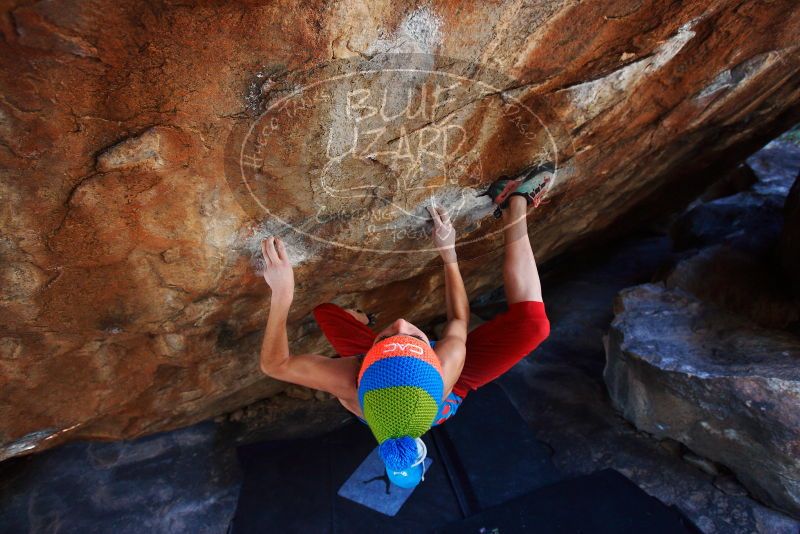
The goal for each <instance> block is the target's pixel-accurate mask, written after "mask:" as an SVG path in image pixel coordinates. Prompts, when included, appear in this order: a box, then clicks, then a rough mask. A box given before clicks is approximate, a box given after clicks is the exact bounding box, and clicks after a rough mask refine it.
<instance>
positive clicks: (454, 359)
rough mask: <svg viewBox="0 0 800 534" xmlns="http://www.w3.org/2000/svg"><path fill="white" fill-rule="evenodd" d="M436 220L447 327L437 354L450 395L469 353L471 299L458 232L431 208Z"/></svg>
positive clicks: (435, 238)
mask: <svg viewBox="0 0 800 534" xmlns="http://www.w3.org/2000/svg"><path fill="white" fill-rule="evenodd" d="M429 211H430V213H431V217H432V218H433V226H434V228H433V241H434V245H435V246H436V248H437V249H438V250H439V254H440V255H441V257H442V261H443V262H444V283H445V302H446V304H447V324H446V325H445V327H444V331H443V332H442V338H441V339H440V340H438V341H437V342H436V347H435V348H434V351H435V352H436V354H437V355H438V356H439V359H440V360H441V362H442V373H443V375H444V392H445V394H449V393H450V391H451V390H452V389H453V386H454V385H455V383H456V382H457V381H458V378H459V377H460V376H461V370H462V369H463V368H464V359H465V357H466V354H467V348H466V342H467V328H468V326H469V299H468V298H467V291H466V289H465V288H464V280H463V279H462V278H461V271H460V270H459V268H458V257H457V255H456V249H455V242H456V232H455V229H454V228H453V225H452V223H451V222H450V217H449V215H448V214H447V211H445V210H444V208H441V207H436V208H429Z"/></svg>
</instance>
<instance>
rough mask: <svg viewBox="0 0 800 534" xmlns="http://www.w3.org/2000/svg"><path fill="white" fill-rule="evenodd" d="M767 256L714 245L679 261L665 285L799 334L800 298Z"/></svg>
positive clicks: (730, 310) (755, 320)
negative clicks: (788, 289) (789, 288)
mask: <svg viewBox="0 0 800 534" xmlns="http://www.w3.org/2000/svg"><path fill="white" fill-rule="evenodd" d="M768 259H769V258H764V257H759V256H755V255H753V254H751V253H748V252H747V251H745V250H740V249H736V248H733V247H731V246H729V245H715V246H711V247H707V248H705V249H702V250H701V251H699V252H698V253H697V254H695V255H694V256H692V257H690V258H687V259H685V260H683V261H681V262H679V263H678V264H677V265H676V266H675V268H674V269H673V270H672V272H671V273H670V274H669V276H667V278H666V280H665V284H666V286H667V288H670V289H672V288H680V289H683V290H685V291H687V292H689V293H691V294H692V295H694V296H695V297H697V298H699V299H700V300H702V301H704V302H708V303H712V304H715V305H717V306H719V307H721V308H724V309H725V310H727V311H728V312H730V313H733V314H736V315H740V316H742V317H745V318H747V319H748V320H750V321H752V322H753V323H755V324H757V325H760V326H763V327H765V328H774V329H778V330H790V331H792V332H795V333H797V334H798V335H800V299H798V298H795V297H794V296H793V295H792V294H791V293H790V292H788V291H787V290H786V281H785V279H784V277H783V276H781V273H780V271H779V269H777V268H776V266H774V265H773V264H772V262H770V261H768Z"/></svg>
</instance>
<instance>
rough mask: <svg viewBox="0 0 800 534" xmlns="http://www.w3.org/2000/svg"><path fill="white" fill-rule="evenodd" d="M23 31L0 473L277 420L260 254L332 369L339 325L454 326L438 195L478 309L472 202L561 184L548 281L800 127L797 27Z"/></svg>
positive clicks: (7, 119)
mask: <svg viewBox="0 0 800 534" xmlns="http://www.w3.org/2000/svg"><path fill="white" fill-rule="evenodd" d="M2 14H3V16H2V18H0V20H1V21H2V22H0V32H2V34H3V39H2V40H0V65H1V66H2V68H0V92H1V93H2V95H3V97H2V98H0V162H1V163H2V168H3V172H2V173H0V197H2V199H3V202H2V203H0V227H1V231H2V235H0V262H1V263H0V277H1V279H2V290H0V458H5V457H8V456H13V455H18V454H24V453H28V452H32V451H36V450H40V449H43V448H46V447H51V446H53V445H57V444H59V443H62V442H64V441H65V440H68V439H79V438H83V439H118V438H129V437H133V436H137V435H141V434H146V433H152V432H156V431H160V430H165V429H169V428H175V427H178V426H182V425H187V424H190V423H193V422H196V421H199V420H202V419H205V418H209V417H213V416H216V415H219V414H222V413H226V412H231V411H234V410H236V409H237V408H239V407H241V406H243V405H246V404H249V403H252V402H254V401H256V400H258V399H264V398H268V397H272V396H274V395H278V394H279V393H281V392H282V391H283V390H284V389H285V387H286V386H285V385H284V384H281V383H278V382H275V381H273V380H270V379H267V378H265V377H263V376H262V375H261V374H260V373H259V370H258V365H257V354H258V347H259V342H260V337H261V331H262V328H263V325H264V322H265V317H266V312H267V306H268V304H267V303H268V298H267V288H266V286H265V284H264V283H263V281H262V280H261V279H260V277H259V275H258V273H257V272H256V270H255V269H254V265H253V255H254V253H255V251H256V250H257V249H258V243H259V240H260V238H261V237H263V236H264V235H266V234H270V233H281V234H282V235H284V237H285V239H286V241H287V242H288V243H289V246H290V249H291V250H290V253H291V255H292V258H293V260H294V262H295V264H296V279H297V281H298V287H297V295H296V298H295V301H294V306H293V309H292V312H291V317H290V331H289V338H290V340H291V344H292V347H293V349H294V350H298V351H299V350H303V351H323V352H324V351H329V349H328V348H327V345H326V344H325V342H324V340H323V339H322V337H321V335H320V332H319V330H318V329H317V328H316V326H315V325H314V323H313V320H311V318H310V314H309V312H310V311H311V309H312V308H313V306H315V305H316V304H319V303H321V302H324V301H328V300H336V301H337V302H339V303H342V304H349V305H355V306H358V307H360V308H362V309H368V310H369V311H373V312H376V313H379V317H378V321H379V323H381V324H385V323H386V322H388V321H391V320H393V319H395V318H397V317H398V316H404V317H406V318H407V319H409V320H412V321H417V322H420V323H421V324H422V323H425V322H426V321H429V320H433V319H434V318H435V317H437V316H439V315H441V314H442V310H443V307H442V302H443V300H442V298H443V296H442V286H443V281H442V274H441V269H440V268H439V266H438V262H437V261H436V257H435V253H434V252H433V251H431V250H430V249H429V248H430V247H429V246H427V243H428V239H429V238H428V236H427V235H426V231H427V226H426V224H427V223H426V222H425V217H424V207H425V205H426V204H427V203H429V202H430V201H431V196H434V197H435V198H436V200H437V201H438V202H440V203H442V204H444V205H445V206H446V207H448V208H449V209H450V210H451V211H452V212H453V213H454V220H455V222H456V225H457V227H458V230H459V235H460V237H461V244H460V245H459V253H460V255H461V257H462V259H463V262H462V263H463V266H462V267H463V274H464V277H465V279H466V280H467V285H468V290H469V291H470V293H471V294H472V295H476V294H478V293H479V292H481V291H483V290H487V289H490V288H493V287H496V286H498V285H499V284H500V280H501V276H500V272H499V269H498V267H499V258H500V248H501V241H500V239H499V230H500V227H499V224H498V222H497V221H495V220H493V219H492V218H491V216H490V212H491V206H489V205H488V202H487V201H486V199H485V198H478V197H476V194H477V193H478V192H480V191H481V190H482V189H483V188H485V186H486V184H488V183H489V182H491V181H492V180H493V179H494V178H495V177H497V176H498V175H500V174H503V173H513V172H516V171H519V170H521V169H523V168H524V167H526V166H528V165H530V164H532V163H535V162H537V161H541V160H542V159H554V160H556V161H557V163H558V169H559V170H558V176H557V179H556V180H555V181H554V183H553V187H552V189H551V190H550V193H549V203H548V204H545V205H543V206H542V207H541V208H540V209H538V210H536V211H535V212H534V213H533V215H532V216H531V217H530V219H529V221H530V227H531V230H532V238H533V240H534V243H535V248H536V253H537V258H539V259H540V260H542V261H544V260H546V259H548V258H552V257H554V256H555V255H557V254H558V253H559V252H562V251H564V250H567V249H568V248H570V247H573V246H575V245H576V244H577V243H581V242H586V241H588V240H592V239H595V238H597V237H599V236H602V235H603V234H604V233H605V232H607V231H608V230H609V229H610V228H612V227H614V228H619V227H621V226H624V224H625V221H626V216H627V215H628V214H629V213H630V212H631V211H632V210H633V209H634V208H636V207H637V206H638V205H640V203H641V202H642V201H643V200H644V199H653V198H662V197H663V198H667V197H668V198H670V199H675V198H678V199H680V198H683V197H685V200H686V201H688V200H689V198H691V195H692V194H693V192H694V191H697V192H699V191H700V190H702V189H703V188H704V187H705V186H706V185H707V183H705V182H706V181H709V180H711V179H712V178H713V177H712V176H709V177H708V178H705V179H700V180H698V179H697V176H705V175H706V174H704V173H703V172H702V171H703V170H704V169H707V168H708V167H709V166H711V165H712V164H713V165H721V164H728V165H730V164H731V163H733V162H734V161H735V160H736V159H737V158H739V157H740V156H741V154H744V153H749V152H750V151H752V150H755V148H757V147H758V146H760V145H761V144H763V143H764V142H766V141H767V140H768V139H770V138H772V137H774V135H776V134H777V133H778V132H779V131H782V130H784V129H786V128H787V127H788V126H789V125H790V124H791V123H794V122H796V121H797V120H798V115H800V110H798V108H797V106H796V105H795V104H796V102H797V101H798V97H799V95H800V75H798V65H800V59H799V58H798V49H797V47H796V44H797V43H796V39H797V35H798V33H800V12H799V11H798V10H797V9H796V6H795V2H794V0H777V1H771V2H751V3H744V4H742V3H741V2H738V1H733V0H722V1H719V2H715V3H713V5H709V3H707V2H696V1H693V2H682V3H674V2H673V3H669V2H660V1H656V0H649V1H646V2H640V3H631V2H628V1H623V0H612V1H609V2H593V3H587V2H583V3H561V4H559V3H547V2H545V3H518V2H511V1H501V2H493V3H485V2H484V3H469V4H459V3H432V4H430V3H429V4H419V5H417V4H416V3H413V2H399V3H397V2H394V3H389V2H371V3H362V2H355V1H352V0H344V1H341V2H335V3H330V2H316V1H311V2H296V1H289V0H279V1H276V2H267V3H265V2H253V1H246V2H199V3H186V2H174V1H172V0H166V1H164V2H160V3H158V4H157V5H156V4H152V3H148V2H142V1H138V0H133V1H129V2H117V1H112V0H88V1H85V2H72V3H68V4H64V3H59V2H25V3H11V4H6V5H5V6H4V7H3V8H2ZM409 65H410V66H411V68H409ZM406 104H408V105H409V107H404V106H405V105H406ZM309 402H313V401H309ZM287 416H288V415H287ZM270 420H272V419H270Z"/></svg>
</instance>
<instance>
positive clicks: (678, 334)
mask: <svg viewBox="0 0 800 534" xmlns="http://www.w3.org/2000/svg"><path fill="white" fill-rule="evenodd" d="M616 312H617V314H616V317H615V318H614V321H613V323H612V325H611V329H610V331H609V335H608V337H607V339H606V354H607V364H606V368H605V372H604V375H605V380H606V384H607V385H608V389H609V393H610V394H611V398H612V400H613V402H614V404H615V406H616V407H617V408H618V409H619V410H620V411H621V412H622V413H623V415H624V416H625V418H626V419H628V420H630V421H632V422H633V423H634V424H635V425H636V426H637V427H638V428H640V429H643V430H645V431H647V432H650V433H652V434H654V435H655V436H656V437H670V438H673V439H676V440H678V441H680V442H682V443H684V444H686V445H687V446H688V447H689V448H690V449H692V450H693V451H695V452H696V453H698V454H700V455H702V456H705V457H708V458H712V459H714V460H715V461H717V462H719V463H722V464H724V465H725V466H727V467H729V468H730V469H731V470H732V471H733V472H734V473H736V476H737V477H738V478H739V480H741V482H742V483H743V484H744V485H745V486H746V487H747V488H748V489H749V490H750V491H751V492H752V493H753V494H754V495H755V496H756V497H758V498H759V499H761V500H763V501H765V502H767V503H769V504H771V505H774V506H776V507H778V508H780V509H782V510H785V511H788V512H790V513H792V514H794V515H795V516H798V515H800V463H798V461H797V459H798V457H800V342H799V340H798V338H797V337H795V336H793V335H791V334H788V333H783V332H779V331H776V330H767V329H763V328H760V327H758V326H756V325H754V324H753V323H752V322H750V321H748V320H746V319H742V318H739V317H736V316H734V315H731V314H728V313H726V312H724V311H722V310H720V309H719V308H717V307H716V306H714V305H711V304H706V303H703V302H702V301H700V300H698V299H696V298H695V297H693V296H691V295H690V294H688V293H686V292H684V291H683V290H681V289H666V288H664V287H663V286H662V285H658V284H645V285H641V286H636V287H633V288H629V289H626V290H624V291H622V292H621V293H620V295H619V297H618V300H617V303H616Z"/></svg>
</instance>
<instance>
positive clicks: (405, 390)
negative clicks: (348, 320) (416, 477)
mask: <svg viewBox="0 0 800 534" xmlns="http://www.w3.org/2000/svg"><path fill="white" fill-rule="evenodd" d="M443 394H444V379H443V377H442V366H441V363H440V362H439V357H438V356H437V355H436V353H435V352H433V349H432V348H431V346H430V345H428V344H427V343H425V342H424V341H422V340H419V339H417V338H414V337H411V336H405V335H396V336H391V337H388V338H386V339H384V340H381V341H379V342H378V343H376V344H375V345H373V347H372V348H371V349H370V350H369V352H367V354H366V356H365V357H364V362H363V363H362V364H361V370H360V371H359V373H358V401H359V403H360V404H361V410H362V411H363V412H364V419H365V420H366V421H367V425H369V428H370V430H371V431H372V434H373V435H374V436H375V439H377V440H378V443H379V444H380V446H379V448H378V453H379V455H380V457H381V459H382V460H383V462H384V464H386V466H387V467H388V468H390V469H393V470H396V471H399V470H402V469H407V468H408V467H410V466H411V465H412V464H413V463H414V462H415V461H416V459H417V444H416V442H415V441H414V438H418V437H420V436H422V435H423V434H424V433H425V432H427V431H428V429H429V428H430V427H431V425H432V424H433V420H434V418H435V417H436V414H437V413H438V411H439V405H440V404H441V402H442V395H443Z"/></svg>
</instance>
